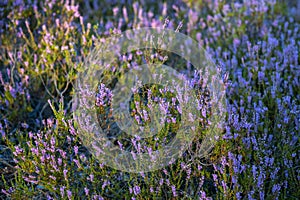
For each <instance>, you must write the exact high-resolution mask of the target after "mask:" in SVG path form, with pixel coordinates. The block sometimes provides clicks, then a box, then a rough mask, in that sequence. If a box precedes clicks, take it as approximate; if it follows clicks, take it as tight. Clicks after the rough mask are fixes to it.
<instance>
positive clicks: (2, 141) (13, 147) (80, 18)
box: [0, 0, 300, 199]
mask: <svg viewBox="0 0 300 200" xmlns="http://www.w3.org/2000/svg"><path fill="white" fill-rule="evenodd" d="M295 2H296V1H295ZM299 9H300V5H297V4H296V3H290V4H287V3H285V2H284V1H280V0H262V1H258V0H251V1H246V0H245V1H224V0H215V1H211V0H204V1H193V2H192V1H164V3H162V4H158V3H156V2H155V1H141V2H138V1H134V2H132V4H125V3H124V2H123V1H121V2H118V1H101V2H98V1H88V0H85V1H79V3H76V2H75V1H68V0H66V1H64V0H47V1H45V2H41V1H25V0H24V1H22V0H21V1H13V0H7V1H3V2H0V16H1V17H0V44H1V45H0V65H1V67H0V83H1V84H0V172H1V177H0V180H1V181H0V197H1V198H2V197H3V198H6V199H20V198H28V199H32V198H47V199H154V198H164V199H182V198H183V199H184V198H186V199H297V198H299V196H300V193H299V190H298V188H299V187H300V185H299V184H300V168H299V166H298V164H299V160H300V157H299V155H300V152H299V151H300V148H299V123H300V121H299V120H300V106H299V105H300V89H299V88H300V85H299V84H300V83H299V80H300V77H299V76H300V71H299V70H300V66H299V62H300V59H299V56H300V54H299V45H300V40H299V38H300V32H299V28H300V24H299V15H297V10H299ZM149 26H151V27H162V28H169V29H174V30H177V31H179V32H182V33H185V34H187V35H189V36H191V37H192V38H194V39H195V40H197V41H198V42H199V46H202V47H204V48H205V49H206V50H207V52H208V53H209V55H210V56H211V59H212V60H213V61H214V62H215V63H216V65H217V66H218V67H219V68H220V69H221V71H222V74H223V81H224V82H225V83H226V122H225V124H224V127H223V129H224V130H223V132H222V135H221V136H219V137H218V138H216V140H217V144H216V145H215V146H214V148H212V149H211V152H209V156H208V157H204V158H201V157H197V152H198V151H199V150H200V149H201V145H203V144H201V142H202V140H203V136H204V135H205V130H206V129H205V128H206V125H207V124H208V121H209V117H210V114H209V113H210V110H209V109H206V108H207V107H209V105H210V101H211V99H210V98H209V91H207V90H205V89H204V88H201V85H200V89H199V96H198V97H199V99H198V100H199V104H198V105H195V108H197V109H198V111H200V112H202V113H203V114H202V117H203V118H202V119H199V120H201V123H199V127H197V128H195V130H194V131H196V132H197V134H196V135H197V137H196V138H195V139H194V140H193V141H192V144H191V145H190V147H189V148H188V149H187V150H186V151H185V152H184V153H183V155H182V156H181V157H179V158H178V159H177V160H173V161H172V162H170V163H169V165H168V166H166V167H165V168H163V169H161V170H156V171H153V172H144V173H143V172H141V173H127V172H122V171H119V170H116V169H113V168H111V167H108V166H106V165H105V163H103V162H101V161H99V160H97V159H96V158H95V157H94V156H93V155H92V153H91V152H90V150H89V149H88V148H87V147H86V146H85V145H84V144H83V142H82V140H81V138H80V136H79V135H80V134H79V132H78V131H79V130H78V129H77V127H78V124H76V121H74V120H73V111H74V110H73V107H74V105H76V102H73V100H72V97H73V95H74V93H75V91H74V85H75V81H76V80H77V78H78V73H80V72H82V70H83V69H84V68H83V66H84V60H85V58H87V56H88V55H89V52H90V51H91V50H92V48H93V47H95V46H98V45H99V44H100V45H101V44H102V43H103V42H104V41H106V39H107V38H108V37H109V36H111V35H118V34H119V33H121V32H122V31H124V30H126V29H130V28H139V27H149ZM166 57H169V58H170V59H165V58H166ZM145 63H147V64H153V63H164V64H166V65H169V66H175V67H174V68H175V69H176V70H177V71H179V72H181V73H185V75H189V76H190V77H191V78H192V80H196V78H197V77H196V75H195V74H194V76H193V72H192V70H191V69H193V67H192V66H191V64H189V63H187V62H186V61H185V60H183V59H181V58H178V57H176V55H172V54H170V53H168V52H163V51H151V50H149V49H146V50H137V51H134V52H129V53H127V54H124V55H120V56H119V57H118V58H117V59H116V60H115V61H114V63H113V64H112V66H110V68H109V70H107V71H105V73H104V76H103V77H101V78H99V80H100V79H101V80H102V82H101V81H99V85H98V87H97V88H96V90H95V91H94V93H93V94H92V95H93V96H94V99H95V106H96V107H97V109H98V110H97V111H98V113H97V114H98V123H99V126H101V128H103V129H105V130H106V131H107V132H108V137H109V138H110V139H111V141H112V143H113V145H115V147H116V148H119V149H121V150H123V151H130V152H131V155H132V157H133V158H135V157H136V156H137V154H138V153H147V154H149V156H150V157H151V158H152V159H153V160H155V156H156V155H155V153H154V152H155V150H157V149H158V148H160V147H161V145H165V144H166V143H168V142H169V141H171V140H172V138H174V137H175V135H176V130H177V129H178V125H179V124H180V120H181V118H180V117H181V114H182V112H183V111H182V110H181V108H180V104H179V101H178V100H176V99H177V98H178V97H177V96H176V95H175V93H174V91H169V90H168V88H164V87H162V86H159V85H150V84H149V85H146V86H141V85H138V84H137V85H136V87H134V88H132V90H133V93H134V95H133V96H132V97H131V100H130V102H129V105H123V106H129V107H130V109H129V110H130V114H131V117H132V119H133V120H134V123H136V124H147V123H150V122H151V120H152V121H155V122H156V123H157V124H160V125H161V126H163V127H164V129H163V131H160V132H158V133H157V135H155V136H153V137H151V138H147V139H142V138H140V137H138V136H128V135H126V134H125V133H122V132H120V131H118V130H117V129H118V127H117V126H116V125H115V124H114V123H113V117H112V109H111V102H112V99H113V98H114V94H113V93H112V89H113V88H114V86H115V82H114V78H119V79H120V81H121V80H122V74H124V73H126V72H127V71H129V70H133V69H137V66H138V65H141V64H145ZM198 87H199V85H198ZM184 98H188V97H183V99H184ZM121 106H122V105H121ZM155 109H157V110H158V111H159V112H160V113H161V116H162V118H159V119H151V118H150V117H149V114H150V112H152V111H153V110H155ZM197 109H195V110H197ZM201 109H202V110H201ZM191 118H193V116H191ZM193 120H194V119H193ZM108 122H109V123H108ZM117 132H119V133H120V134H116V133H117Z"/></svg>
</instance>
